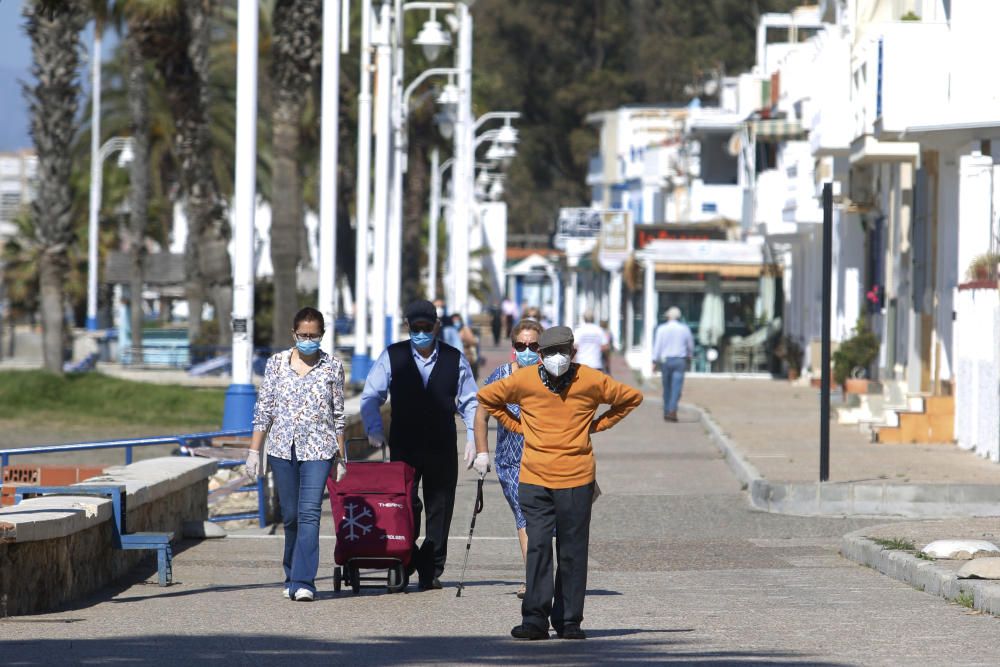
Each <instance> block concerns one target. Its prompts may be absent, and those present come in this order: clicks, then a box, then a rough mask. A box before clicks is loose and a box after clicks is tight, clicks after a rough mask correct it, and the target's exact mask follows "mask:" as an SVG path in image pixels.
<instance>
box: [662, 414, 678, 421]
mask: <svg viewBox="0 0 1000 667" xmlns="http://www.w3.org/2000/svg"><path fill="white" fill-rule="evenodd" d="M664 419H666V420H667V421H668V422H675V421H677V413H676V412H668V413H667V416H666V417H664Z"/></svg>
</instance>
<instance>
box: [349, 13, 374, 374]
mask: <svg viewBox="0 0 1000 667" xmlns="http://www.w3.org/2000/svg"><path fill="white" fill-rule="evenodd" d="M371 18H372V2H371V0H363V2H362V5H361V53H360V55H361V76H360V84H359V87H358V90H359V92H358V187H357V190H358V192H357V207H356V215H357V221H356V226H357V235H356V243H355V247H354V253H355V260H354V261H355V268H354V291H355V294H354V357H353V358H352V359H351V382H354V383H359V382H364V380H365V378H366V377H368V370H369V369H370V368H371V365H372V359H371V357H370V356H368V225H369V224H370V223H371V220H370V216H369V208H368V205H369V202H370V201H371V166H372V163H371V156H372V90H371V78H372V72H371V64H372V56H371Z"/></svg>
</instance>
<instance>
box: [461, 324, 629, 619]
mask: <svg viewBox="0 0 1000 667" xmlns="http://www.w3.org/2000/svg"><path fill="white" fill-rule="evenodd" d="M538 348H539V349H538V353H539V355H540V356H541V358H542V363H541V365H536V366H526V367H524V368H522V369H520V370H518V371H516V372H515V373H513V374H512V375H510V376H509V377H506V378H504V379H503V380H500V381H499V382H494V383H492V384H489V385H486V386H485V387H483V388H482V389H480V390H479V394H478V399H479V404H480V405H482V406H483V407H485V408H486V410H487V411H489V413H490V414H491V415H493V416H494V417H496V419H497V421H499V422H500V423H501V424H503V426H504V427H505V428H507V429H508V430H511V431H516V432H517V433H523V434H524V453H523V455H522V457H521V481H520V484H519V486H518V498H519V500H520V503H521V511H522V512H523V513H524V518H525V520H526V521H527V524H528V525H527V532H528V558H527V563H526V570H527V571H526V573H525V582H526V583H527V590H526V592H525V595H524V601H523V602H522V603H521V616H522V621H521V625H518V626H516V627H515V628H514V629H512V630H511V631H510V634H511V635H512V636H514V637H516V638H517V639H548V637H549V619H550V618H551V622H552V627H554V628H555V630H556V634H558V635H559V637H561V638H563V639H585V638H586V635H585V634H584V632H583V630H581V629H580V623H581V622H582V621H583V601H584V595H585V593H586V590H587V551H588V547H589V542H590V506H591V503H592V502H593V498H594V471H595V463H594V452H593V447H592V446H591V442H590V434H591V433H598V432H600V431H605V430H607V429H609V428H611V427H612V426H614V425H615V424H617V423H618V422H619V421H621V420H622V418H624V417H625V415H627V414H628V413H630V412H631V411H632V410H634V409H635V408H636V407H637V406H638V405H639V404H640V403H642V394H641V393H639V391H638V390H636V389H633V388H632V387H629V386H626V385H624V384H622V383H620V382H616V381H615V380H614V379H612V378H611V377H609V376H608V375H605V374H604V373H602V372H600V371H597V370H594V369H593V368H590V367H588V366H582V365H580V364H575V363H571V362H570V360H571V359H572V358H573V353H574V348H573V331H572V329H570V328H568V327H552V328H550V329H546V330H545V331H544V332H543V333H542V335H541V336H540V337H539V339H538ZM508 403H510V404H512V405H519V406H521V418H520V420H518V419H517V418H515V417H513V416H512V415H511V414H510V413H509V412H507V404H508ZM602 403H605V404H608V405H610V406H611V408H610V409H609V410H608V411H607V412H605V413H604V414H602V415H601V416H600V417H597V418H596V419H595V416H596V415H597V408H598V406H600V405H601V404H602ZM476 449H477V450H478V451H481V452H485V451H487V443H486V442H485V440H483V441H482V442H480V441H477V442H476ZM553 531H554V532H555V535H556V553H557V554H558V560H559V563H558V568H557V570H556V579H555V588H554V590H553V584H552V534H553Z"/></svg>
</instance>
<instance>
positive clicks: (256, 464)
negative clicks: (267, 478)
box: [246, 449, 260, 482]
mask: <svg viewBox="0 0 1000 667" xmlns="http://www.w3.org/2000/svg"><path fill="white" fill-rule="evenodd" d="M246 471H247V477H249V478H250V480H251V481H254V482H256V481H257V477H259V476H260V452H258V451H257V450H256V449H251V450H250V451H249V452H247V462H246Z"/></svg>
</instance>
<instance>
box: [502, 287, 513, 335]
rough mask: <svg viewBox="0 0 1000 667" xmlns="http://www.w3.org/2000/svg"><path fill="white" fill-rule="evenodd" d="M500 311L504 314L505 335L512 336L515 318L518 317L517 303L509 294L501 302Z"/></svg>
mask: <svg viewBox="0 0 1000 667" xmlns="http://www.w3.org/2000/svg"><path fill="white" fill-rule="evenodd" d="M500 313H501V314H502V315H503V326H504V336H506V337H507V338H510V332H511V330H512V329H513V328H514V320H516V319H517V304H515V303H514V301H513V300H512V299H511V298H510V297H509V296H505V297H504V299H503V301H501V302H500Z"/></svg>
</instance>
